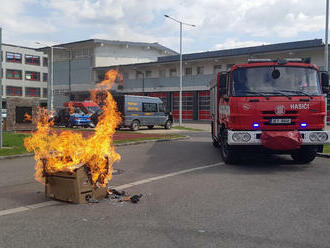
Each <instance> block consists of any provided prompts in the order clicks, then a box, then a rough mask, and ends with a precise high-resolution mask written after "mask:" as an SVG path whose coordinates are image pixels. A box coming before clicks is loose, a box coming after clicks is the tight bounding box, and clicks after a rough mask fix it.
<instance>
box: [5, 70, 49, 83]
mask: <svg viewBox="0 0 330 248" xmlns="http://www.w3.org/2000/svg"><path fill="white" fill-rule="evenodd" d="M40 75H41V73H40V72H37V71H25V77H24V79H25V80H28V81H40V80H41V79H40ZM6 78H7V79H15V80H22V78H23V72H22V71H21V70H12V69H7V70H6ZM42 81H43V82H47V81H48V73H42Z"/></svg>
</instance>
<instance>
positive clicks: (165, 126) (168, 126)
mask: <svg viewBox="0 0 330 248" xmlns="http://www.w3.org/2000/svg"><path fill="white" fill-rule="evenodd" d="M171 127H172V122H171V121H170V120H167V121H166V123H165V125H164V128H165V129H171Z"/></svg>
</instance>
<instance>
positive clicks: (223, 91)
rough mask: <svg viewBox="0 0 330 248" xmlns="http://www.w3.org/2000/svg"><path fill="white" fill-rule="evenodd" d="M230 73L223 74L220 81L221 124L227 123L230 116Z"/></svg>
mask: <svg viewBox="0 0 330 248" xmlns="http://www.w3.org/2000/svg"><path fill="white" fill-rule="evenodd" d="M229 82H230V80H229V73H222V74H221V75H220V79H219V104H218V120H219V124H223V123H225V122H227V119H228V117H229V115H230V107H229V94H230V92H229V91H230V87H229Z"/></svg>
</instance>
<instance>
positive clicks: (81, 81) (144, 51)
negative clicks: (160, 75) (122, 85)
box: [39, 39, 177, 107]
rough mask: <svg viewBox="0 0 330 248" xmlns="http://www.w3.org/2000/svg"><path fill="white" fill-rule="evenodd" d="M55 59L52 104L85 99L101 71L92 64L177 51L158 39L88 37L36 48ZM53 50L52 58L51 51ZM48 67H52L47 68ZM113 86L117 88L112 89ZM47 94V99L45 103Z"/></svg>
mask: <svg viewBox="0 0 330 248" xmlns="http://www.w3.org/2000/svg"><path fill="white" fill-rule="evenodd" d="M39 50H40V51H43V52H45V53H47V54H48V57H49V61H50V64H51V63H52V62H53V63H54V77H53V82H54V107H59V106H62V105H63V103H64V102H66V101H68V100H70V99H72V100H84V99H86V98H88V97H89V89H93V88H94V87H95V84H96V83H97V82H99V81H100V80H101V79H102V77H104V75H100V74H95V75H94V73H93V68H97V67H103V66H109V65H111V66H117V65H121V64H135V63H148V62H153V61H157V59H158V58H159V57H162V56H168V55H176V54H177V53H176V52H175V51H173V50H171V49H169V48H166V47H164V46H162V45H160V44H158V43H145V42H130V41H113V40H101V39H89V40H83V41H77V42H70V43H64V44H58V45H56V46H53V47H52V48H51V47H43V48H40V49H39ZM51 50H53V54H54V56H53V57H54V58H52V56H51V54H52V51H51ZM50 71H51V70H50ZM114 90H116V89H114ZM49 101H50V97H49V99H48V104H49Z"/></svg>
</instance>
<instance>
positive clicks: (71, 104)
mask: <svg viewBox="0 0 330 248" xmlns="http://www.w3.org/2000/svg"><path fill="white" fill-rule="evenodd" d="M68 108H69V113H70V114H73V113H74V107H73V102H69V103H68Z"/></svg>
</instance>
